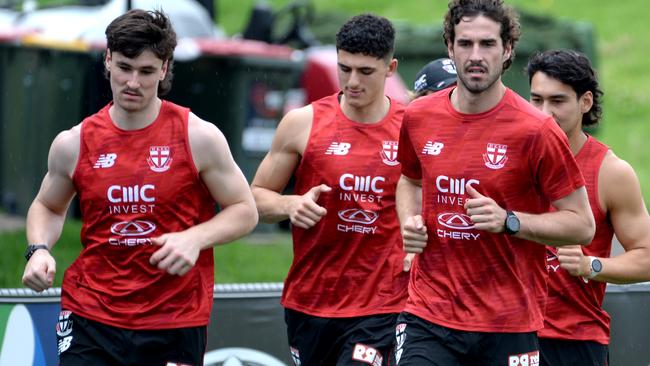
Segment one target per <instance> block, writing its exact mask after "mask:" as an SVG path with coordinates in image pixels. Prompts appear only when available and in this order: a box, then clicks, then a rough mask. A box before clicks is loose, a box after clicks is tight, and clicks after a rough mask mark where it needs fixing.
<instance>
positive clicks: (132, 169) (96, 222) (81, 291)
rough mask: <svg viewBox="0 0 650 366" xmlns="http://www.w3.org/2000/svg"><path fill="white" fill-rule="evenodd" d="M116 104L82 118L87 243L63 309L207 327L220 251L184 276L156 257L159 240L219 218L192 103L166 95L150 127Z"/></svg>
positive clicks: (79, 184) (123, 323)
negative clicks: (133, 122) (156, 262)
mask: <svg viewBox="0 0 650 366" xmlns="http://www.w3.org/2000/svg"><path fill="white" fill-rule="evenodd" d="M109 107H110V104H109V105H108V106H106V107H104V108H103V109H102V110H100V111H99V112H98V113H96V114H95V115H93V116H90V117H88V118H86V119H85V120H84V121H83V122H82V125H81V147H80V151H79V161H78V163H77V167H76V170H75V172H74V175H73V182H74V185H75V188H76V191H77V193H78V195H79V202H80V204H81V214H82V218H83V222H84V223H83V227H82V230H81V243H82V245H83V249H82V250H81V253H80V254H79V257H78V258H77V259H76V260H75V261H74V263H72V265H71V266H70V267H69V268H68V270H67V271H66V273H65V276H64V279H63V290H62V293H61V307H62V308H63V309H66V310H72V312H74V313H76V314H78V315H80V316H83V317H85V318H88V319H91V320H94V321H98V322H101V323H104V324H108V325H111V326H116V327H122V328H128V329H166V328H181V327H194V326H204V325H207V324H208V320H209V316H210V311H211V308H212V294H213V285H214V269H213V267H214V264H213V263H214V262H213V256H212V249H207V250H203V251H201V254H200V256H199V259H198V260H197V262H196V265H195V267H194V268H192V270H190V271H189V272H188V273H187V274H186V275H184V276H173V275H169V274H167V273H166V272H164V271H161V270H159V269H158V268H157V267H155V266H153V265H151V264H149V259H150V257H151V255H152V254H153V253H154V252H155V251H156V250H158V249H159V248H160V247H158V246H155V245H152V244H151V238H153V237H157V236H160V235H162V234H165V233H170V232H177V231H182V230H185V229H187V228H189V227H191V226H194V225H197V224H199V223H201V222H204V221H206V220H208V219H210V218H211V217H213V216H214V213H215V211H214V209H215V202H214V200H213V199H212V196H211V195H210V193H209V191H208V190H207V188H206V187H205V185H204V184H203V182H202V181H201V179H200V177H199V175H198V172H197V170H196V167H195V165H194V162H193V160H192V154H191V151H190V146H189V141H188V127H187V126H188V116H189V109H187V108H182V107H179V106H177V105H174V104H172V103H170V102H167V101H163V103H162V106H161V109H160V113H159V115H158V117H157V118H156V120H155V121H154V122H153V123H151V124H150V125H149V126H147V127H145V128H143V129H139V130H133V131H125V130H122V129H120V128H118V127H117V126H116V125H115V124H114V123H113V122H112V120H111V118H110V116H109V113H108V110H109Z"/></svg>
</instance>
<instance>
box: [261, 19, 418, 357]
mask: <svg viewBox="0 0 650 366" xmlns="http://www.w3.org/2000/svg"><path fill="white" fill-rule="evenodd" d="M394 37H395V31H394V29H393V26H392V24H391V23H390V22H389V21H388V20H387V19H385V18H382V17H378V16H375V15H370V14H363V15H359V16H356V17H353V18H352V19H350V20H349V21H348V22H346V23H345V24H344V25H343V26H342V27H341V29H340V30H339V32H338V33H337V36H336V47H337V62H338V76H339V83H340V88H341V92H339V93H336V94H333V95H331V96H329V97H325V98H323V99H321V100H318V101H316V102H314V103H312V104H311V105H308V106H306V107H303V108H299V109H296V110H293V111H291V112H289V113H288V114H287V115H286V116H285V117H284V118H283V119H282V121H281V122H280V124H279V126H278V129H277V132H276V135H275V138H274V140H273V144H272V146H271V149H270V151H269V153H268V154H267V156H266V157H265V158H264V160H263V161H262V163H261V165H260V167H259V168H258V170H257V173H256V175H255V178H254V180H253V184H252V190H253V195H254V196H255V200H256V203H257V207H258V210H259V213H260V218H261V220H263V221H266V222H278V221H280V220H285V219H290V220H291V224H292V234H293V249H294V259H293V263H292V265H291V268H290V270H289V273H288V275H287V279H286V281H285V284H284V292H283V295H282V305H283V306H284V307H285V309H286V310H285V319H286V323H287V333H288V339H289V346H290V349H291V354H292V357H293V359H294V361H295V363H296V365H300V364H302V365H310V366H312V365H327V366H329V365H366V364H371V365H378V366H379V365H386V364H387V363H388V361H389V359H390V352H391V351H392V350H393V344H394V338H393V329H394V327H395V321H396V318H397V314H398V313H399V312H401V311H402V309H403V307H404V302H405V300H406V288H407V282H408V274H407V273H406V272H403V271H402V267H403V264H402V261H403V257H404V253H403V251H402V249H401V239H400V235H399V222H398V220H397V213H396V210H395V188H396V186H397V180H398V179H399V176H400V168H399V163H398V162H397V160H396V158H397V147H398V146H397V141H398V138H399V129H400V126H401V121H402V115H403V112H404V107H403V106H402V105H400V104H399V103H398V102H396V101H394V100H391V99H390V98H388V97H387V96H386V95H385V94H384V84H385V82H386V78H388V77H390V76H391V75H393V74H394V73H395V71H396V68H397V60H396V59H394V58H393V47H394ZM292 175H295V177H296V184H295V188H294V194H291V195H282V192H283V190H284V189H285V186H286V185H287V182H288V181H289V179H290V178H291V176H292Z"/></svg>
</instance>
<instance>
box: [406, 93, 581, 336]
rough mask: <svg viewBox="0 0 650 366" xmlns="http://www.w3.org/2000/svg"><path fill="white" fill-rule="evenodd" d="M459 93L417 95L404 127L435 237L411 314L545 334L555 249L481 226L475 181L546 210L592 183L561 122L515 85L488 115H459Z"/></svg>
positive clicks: (463, 325) (423, 258) (499, 198)
mask: <svg viewBox="0 0 650 366" xmlns="http://www.w3.org/2000/svg"><path fill="white" fill-rule="evenodd" d="M451 91H452V90H451V89H448V90H445V91H442V92H439V93H436V94H433V95H430V96H427V97H422V98H419V99H417V100H415V101H414V102H413V103H411V105H409V107H408V109H407V112H406V113H405V116H404V121H403V124H402V132H401V135H400V142H399V160H400V162H401V163H402V174H404V175H405V176H407V177H409V178H412V179H422V197H423V198H422V202H423V203H422V205H423V207H422V213H423V217H424V219H425V224H426V226H427V232H428V235H429V242H428V245H427V247H426V248H425V250H424V252H423V253H422V254H421V255H420V256H419V258H418V265H417V266H416V267H415V268H414V271H413V273H412V275H411V280H410V283H409V299H408V302H407V304H406V309H405V311H406V312H409V313H412V314H414V315H416V316H419V317H421V318H423V319H425V320H428V321H430V322H432V323H436V324H439V325H442V326H445V327H449V328H454V329H459V330H465V331H478V332H530V331H535V330H537V329H539V328H541V327H542V325H543V315H544V314H543V311H544V300H545V297H546V278H547V273H546V267H545V260H546V255H545V253H546V249H545V247H544V246H543V245H541V244H537V243H534V242H530V241H526V240H522V239H518V238H515V237H513V236H509V235H507V234H491V233H488V232H486V231H479V230H476V229H474V228H473V223H472V222H471V220H470V218H469V216H467V215H466V212H465V209H464V208H463V205H464V204H465V201H466V200H467V199H469V198H470V197H469V195H468V194H467V193H466V191H465V185H466V184H470V185H472V187H474V188H475V189H476V190H478V191H479V192H480V193H482V194H483V195H485V196H488V197H491V198H492V199H494V200H495V201H496V202H497V204H499V205H500V206H501V207H503V208H506V209H509V210H513V211H521V212H528V213H543V212H547V211H549V209H550V208H551V205H550V203H551V202H552V201H555V200H557V199H560V198H563V197H565V196H567V195H569V194H570V193H572V192H573V191H575V190H576V189H578V188H580V187H582V186H584V180H583V179H582V176H581V174H580V171H579V170H578V167H577V165H576V163H575V160H574V159H573V156H572V154H571V150H570V149H569V146H568V143H567V140H566V136H565V135H564V133H563V132H562V130H560V128H559V127H558V126H557V124H556V123H555V121H553V119H552V118H551V117H548V116H546V115H544V114H542V113H541V112H539V111H538V110H536V109H535V108H533V107H532V106H531V105H530V104H529V103H528V102H527V101H525V100H524V99H522V98H521V97H519V96H518V95H516V94H515V93H514V92H513V91H512V90H510V89H507V91H506V93H505V94H504V96H503V98H502V99H501V101H500V102H499V103H498V105H496V106H495V107H494V108H492V109H490V110H488V111H486V112H484V113H479V114H462V113H459V112H457V111H456V110H455V109H454V108H453V107H452V105H451V102H450V100H449V96H450V93H451Z"/></svg>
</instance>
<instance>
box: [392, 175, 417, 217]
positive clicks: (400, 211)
mask: <svg viewBox="0 0 650 366" xmlns="http://www.w3.org/2000/svg"><path fill="white" fill-rule="evenodd" d="M395 201H396V206H397V215H398V217H399V221H400V223H401V224H403V223H404V221H405V220H406V218H408V217H412V216H415V215H421V214H422V187H421V186H419V185H417V184H416V183H414V182H413V181H411V180H409V179H407V178H404V177H401V178H400V180H399V181H398V182H397V193H396V196H395Z"/></svg>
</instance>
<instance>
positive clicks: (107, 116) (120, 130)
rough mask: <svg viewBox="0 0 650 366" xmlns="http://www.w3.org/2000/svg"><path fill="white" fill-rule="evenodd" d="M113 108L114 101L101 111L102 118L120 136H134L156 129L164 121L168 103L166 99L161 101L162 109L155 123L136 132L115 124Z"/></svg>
mask: <svg viewBox="0 0 650 366" xmlns="http://www.w3.org/2000/svg"><path fill="white" fill-rule="evenodd" d="M111 106H113V102H112V101H111V102H110V103H108V105H106V106H105V107H104V109H103V110H102V111H101V115H102V117H103V118H104V119H106V120H107V121H108V122H109V124H110V126H111V129H113V130H114V131H115V132H117V133H120V134H133V133H140V132H143V131H148V130H150V129H152V128H154V126H156V125H158V124H159V123H160V120H161V119H162V117H163V116H164V114H165V113H164V112H165V110H166V109H167V101H166V100H164V99H161V104H160V109H159V110H158V115H157V116H156V118H155V119H154V120H153V122H151V123H150V124H149V125H147V126H145V127H142V128H138V129H135V130H125V129H123V128H121V127H119V126H118V125H117V124H116V123H115V121H113V118H111V114H110V113H109V111H110V109H111Z"/></svg>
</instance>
